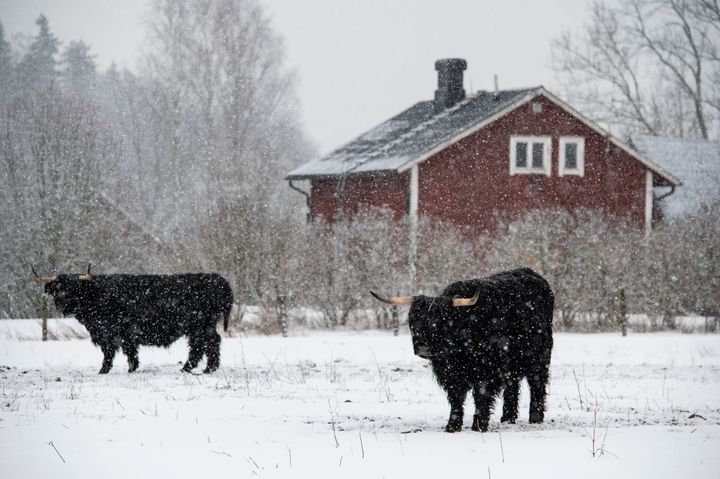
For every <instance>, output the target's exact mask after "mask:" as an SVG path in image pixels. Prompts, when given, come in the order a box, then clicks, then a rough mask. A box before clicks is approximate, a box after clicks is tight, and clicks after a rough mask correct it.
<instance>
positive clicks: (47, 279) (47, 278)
mask: <svg viewBox="0 0 720 479" xmlns="http://www.w3.org/2000/svg"><path fill="white" fill-rule="evenodd" d="M30 270H31V271H32V272H33V274H34V275H35V278H36V281H38V282H40V283H49V282H51V281H55V280H56V279H57V276H40V275H38V274H37V271H35V267H34V266H30Z"/></svg>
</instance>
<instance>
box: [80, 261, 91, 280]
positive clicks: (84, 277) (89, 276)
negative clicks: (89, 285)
mask: <svg viewBox="0 0 720 479" xmlns="http://www.w3.org/2000/svg"><path fill="white" fill-rule="evenodd" d="M78 279H79V280H80V281H90V280H91V279H92V275H91V274H90V263H88V272H87V274H81V275H80V276H78Z"/></svg>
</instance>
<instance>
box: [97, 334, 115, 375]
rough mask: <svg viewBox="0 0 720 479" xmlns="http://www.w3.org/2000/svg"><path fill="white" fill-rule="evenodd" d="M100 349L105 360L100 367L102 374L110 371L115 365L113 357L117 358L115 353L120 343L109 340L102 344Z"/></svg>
mask: <svg viewBox="0 0 720 479" xmlns="http://www.w3.org/2000/svg"><path fill="white" fill-rule="evenodd" d="M100 349H102V352H103V362H102V367H101V368H100V374H107V373H108V372H110V370H111V369H112V366H113V359H115V353H116V352H117V350H118V344H117V343H116V342H115V341H108V342H107V343H105V344H102V345H100Z"/></svg>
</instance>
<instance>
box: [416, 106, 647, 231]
mask: <svg viewBox="0 0 720 479" xmlns="http://www.w3.org/2000/svg"><path fill="white" fill-rule="evenodd" d="M535 102H537V103H541V104H542V111H541V112H539V113H534V112H533V111H532V103H535ZM512 135H520V136H552V157H551V161H552V164H551V165H552V169H551V175H550V176H546V175H536V174H532V175H527V174H517V175H513V176H510V137H511V136H512ZM561 136H580V137H584V138H585V174H584V176H582V177H580V176H563V177H560V176H559V163H558V157H559V138H560V137H561ZM645 171H646V169H645V167H644V165H642V164H641V163H640V162H639V161H637V160H636V159H634V158H633V157H631V156H630V155H628V154H627V153H625V152H623V151H622V150H621V149H620V148H618V147H615V146H614V145H612V144H611V143H610V142H609V141H608V140H607V139H606V138H605V137H603V136H602V135H600V134H598V133H597V132H595V131H594V130H593V129H591V128H589V127H587V126H586V125H585V124H584V123H583V122H581V121H580V120H578V119H577V118H575V117H574V116H573V115H570V114H569V113H567V112H566V111H565V110H563V109H561V108H560V107H558V106H557V105H555V104H554V103H553V102H551V101H549V100H547V99H546V98H544V97H538V98H536V99H534V100H533V101H532V102H529V103H527V104H524V105H522V106H520V107H518V108H517V109H515V110H514V111H512V112H511V113H509V114H507V115H506V116H504V117H502V118H501V119H499V120H498V121H495V122H493V123H492V124H490V125H488V126H487V127H485V128H483V129H481V130H479V131H477V132H475V133H473V134H471V135H469V136H468V137H466V138H464V139H463V140H461V141H459V142H457V143H455V144H453V145H451V146H450V147H448V148H446V149H445V150H443V151H441V152H439V153H438V154H436V155H434V156H432V157H431V158H429V159H428V160H426V161H424V162H422V163H420V164H419V205H418V210H419V214H420V215H421V216H430V217H433V218H438V219H443V220H449V221H452V222H454V223H456V224H458V225H470V226H473V227H474V229H476V230H477V231H478V232H486V231H492V230H493V229H494V227H495V226H496V222H497V219H509V220H512V219H514V218H517V217H519V216H521V215H522V214H523V213H525V212H527V211H529V210H532V209H538V208H565V209H576V208H592V209H601V210H604V211H605V212H607V213H609V214H611V215H615V216H620V217H628V218H629V219H630V220H631V221H632V222H633V223H635V224H637V225H638V226H639V227H642V226H643V225H644V221H645Z"/></svg>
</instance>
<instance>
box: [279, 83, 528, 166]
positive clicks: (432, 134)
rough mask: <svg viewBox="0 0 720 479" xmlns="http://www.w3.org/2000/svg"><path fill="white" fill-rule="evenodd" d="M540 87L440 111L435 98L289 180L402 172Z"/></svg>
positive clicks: (476, 98) (483, 95)
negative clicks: (440, 146)
mask: <svg viewBox="0 0 720 479" xmlns="http://www.w3.org/2000/svg"><path fill="white" fill-rule="evenodd" d="M540 89H541V88H527V89H522V90H504V91H499V92H497V93H490V92H484V91H482V92H478V93H476V94H474V95H471V96H469V97H467V98H466V99H464V100H463V101H461V102H459V103H458V104H456V105H454V106H453V107H451V108H448V109H447V110H443V111H441V112H439V113H436V112H435V110H434V102H433V101H432V100H431V101H423V102H420V103H417V104H415V105H413V106H412V107H410V108H408V109H407V110H405V111H403V112H402V113H400V114H399V115H396V116H394V117H392V118H390V119H389V120H387V121H385V122H384V123H381V124H379V125H378V126H376V127H375V128H373V129H371V130H370V131H368V132H366V133H364V134H362V135H360V136H359V137H357V138H356V139H354V140H352V141H351V142H349V143H347V144H346V145H344V146H341V147H340V148H338V149H337V150H335V151H333V152H332V153H330V154H328V155H326V156H324V157H322V158H319V159H317V160H314V161H311V162H309V163H305V164H304V165H302V166H300V167H298V168H296V169H294V170H293V171H291V172H290V173H289V174H288V175H287V179H305V178H309V177H315V176H332V175H346V174H354V173H368V172H371V171H372V172H381V171H398V170H400V169H402V167H403V166H405V165H406V164H408V163H410V162H412V161H415V160H417V159H418V158H421V157H424V156H425V155H426V154H427V153H428V152H431V151H433V150H434V149H435V148H437V147H438V146H439V145H443V144H446V143H447V142H449V141H450V140H452V139H453V138H455V137H457V136H458V135H459V134H461V133H462V132H464V131H467V130H469V129H471V128H472V127H474V126H475V125H477V124H479V123H483V122H484V121H485V120H487V119H489V118H492V117H494V116H495V115H497V114H498V113H500V112H502V111H504V110H505V109H507V108H508V107H511V106H514V105H516V104H518V103H519V102H520V101H521V100H524V99H529V98H532V97H533V96H535V95H536V94H537V91H538V90H540Z"/></svg>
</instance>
